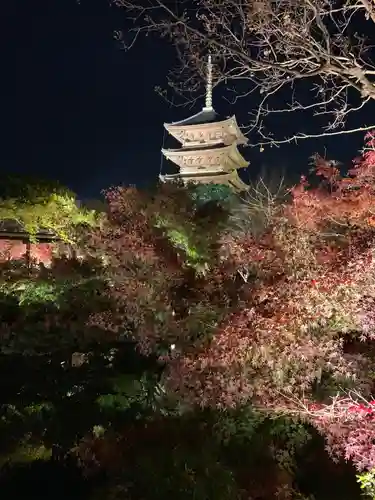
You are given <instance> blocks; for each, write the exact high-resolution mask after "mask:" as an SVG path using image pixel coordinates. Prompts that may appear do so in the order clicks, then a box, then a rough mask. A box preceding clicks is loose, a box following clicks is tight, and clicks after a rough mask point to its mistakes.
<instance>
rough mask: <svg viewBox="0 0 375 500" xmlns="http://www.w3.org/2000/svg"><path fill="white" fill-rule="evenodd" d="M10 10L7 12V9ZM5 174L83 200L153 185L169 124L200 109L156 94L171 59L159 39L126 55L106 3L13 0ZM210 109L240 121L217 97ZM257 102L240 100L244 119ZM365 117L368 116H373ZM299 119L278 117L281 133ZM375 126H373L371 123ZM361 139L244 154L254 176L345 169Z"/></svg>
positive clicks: (4, 86)
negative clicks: (53, 183) (54, 186)
mask: <svg viewBox="0 0 375 500" xmlns="http://www.w3.org/2000/svg"><path fill="white" fill-rule="evenodd" d="M3 9H5V10H3ZM2 14H3V15H2V21H3V22H4V27H3V28H2V35H1V36H2V37H3V38H4V39H3V41H2V48H3V56H2V58H1V66H2V71H1V79H0V81H1V83H0V86H1V94H0V95H1V113H0V117H1V121H2V127H1V137H2V141H1V150H0V151H1V168H2V172H9V173H28V174H33V175H35V176H37V177H43V178H52V179H58V180H60V181H61V182H62V183H64V184H66V185H68V186H69V187H70V188H71V189H73V190H74V191H75V192H77V193H78V195H79V196H80V197H82V198H93V197H97V196H99V193H100V191H101V190H102V189H103V188H105V187H108V186H110V185H117V184H137V185H147V184H150V183H153V182H154V181H155V180H156V179H157V176H158V174H159V168H160V148H161V146H162V141H163V122H165V121H173V120H179V119H182V118H185V117H186V116H189V115H190V114H193V113H194V112H196V111H198V110H199V108H200V107H201V106H202V105H203V103H199V105H198V108H194V109H187V108H171V107H170V106H169V105H168V103H166V102H165V101H164V100H163V99H162V98H161V97H160V96H158V95H157V93H156V92H155V90H154V87H155V86H157V85H159V86H165V85H166V74H167V72H168V69H170V68H171V67H172V66H173V65H174V62H175V61H174V51H173V48H172V47H170V46H168V44H167V43H166V42H164V41H161V40H158V39H157V38H155V37H148V38H146V37H145V38H140V39H139V40H138V43H137V44H136V45H135V46H134V47H133V48H132V50H130V51H129V52H124V50H123V49H122V47H121V45H119V43H118V42H116V40H115V39H114V36H113V33H114V31H116V30H121V29H123V30H125V36H126V31H127V29H128V28H129V25H128V24H127V21H126V19H125V12H124V11H123V10H121V9H117V8H115V7H110V6H109V2H108V1H107V0H81V2H80V3H78V2H77V0H40V1H33V2H31V1H30V0H25V1H20V0H12V1H10V2H6V4H5V6H4V7H2ZM214 106H215V108H216V109H217V111H219V112H221V113H223V114H225V115H229V114H232V113H237V116H238V119H239V122H240V123H241V121H242V120H245V119H246V116H245V115H244V114H242V116H241V114H240V115H239V114H238V108H231V107H230V106H229V105H228V104H227V103H226V101H224V100H223V99H222V97H221V90H220V89H215V92H214ZM249 107H251V102H249V101H247V102H246V106H245V102H244V101H240V108H241V109H242V113H244V109H248V108H249ZM367 113H368V111H367ZM291 120H296V118H295V117H293V116H292V115H290V114H289V116H287V117H284V118H281V120H279V122H278V123H276V124H275V127H282V129H283V130H284V129H285V128H288V127H289V126H292V125H293V126H294V125H295V124H296V123H297V124H298V126H299V127H300V128H301V129H303V128H304V127H305V123H304V122H303V121H302V120H301V119H299V120H300V122H295V121H293V122H291ZM367 121H369V120H367ZM362 140H363V138H362V137H361V135H360V134H356V135H352V136H341V137H339V138H337V137H336V138H332V139H330V140H328V139H324V140H319V141H317V140H316V141H304V142H303V143H302V144H301V145H300V146H295V145H291V146H282V147H281V148H280V149H271V150H266V151H265V152H264V153H260V152H259V150H258V149H252V148H247V149H246V151H245V156H246V158H247V159H248V160H250V161H251V163H252V166H251V169H252V170H253V171H255V170H259V169H261V168H262V167H266V168H267V170H268V171H272V170H276V169H282V170H285V171H286V172H290V173H293V174H295V173H296V172H300V171H303V170H306V167H307V164H308V157H309V156H310V155H311V154H312V153H313V152H315V151H320V152H321V153H323V154H324V152H325V151H326V152H327V155H328V156H330V157H333V158H336V159H338V160H341V161H343V162H346V163H348V162H349V161H350V159H351V158H352V157H353V156H355V155H356V153H357V150H358V149H359V148H360V147H361V144H362Z"/></svg>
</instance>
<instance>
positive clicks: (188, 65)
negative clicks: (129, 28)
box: [114, 0, 375, 146]
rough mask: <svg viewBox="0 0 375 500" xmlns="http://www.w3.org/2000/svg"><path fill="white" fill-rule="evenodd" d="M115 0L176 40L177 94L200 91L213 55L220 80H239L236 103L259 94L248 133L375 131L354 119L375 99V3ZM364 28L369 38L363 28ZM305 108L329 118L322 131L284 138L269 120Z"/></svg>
mask: <svg viewBox="0 0 375 500" xmlns="http://www.w3.org/2000/svg"><path fill="white" fill-rule="evenodd" d="M114 2H115V3H116V4H117V5H119V6H122V7H124V8H125V9H126V10H127V12H128V13H129V14H130V15H131V16H132V18H133V20H134V23H135V24H134V26H135V27H134V30H135V31H134V33H135V36H138V34H139V33H141V32H142V31H144V32H147V33H149V32H156V33H158V34H160V35H161V36H162V37H166V38H168V39H169V40H170V41H171V42H172V43H173V44H174V45H175V47H176V49H177V54H178V57H179V60H180V67H179V68H175V69H174V70H172V71H171V74H170V75H169V84H170V85H171V86H172V87H173V89H174V90H175V91H176V92H177V93H178V94H179V95H183V96H187V97H188V98H189V96H194V95H195V98H196V96H197V91H198V90H199V89H200V88H201V86H202V81H203V78H204V75H205V61H206V59H207V53H208V52H210V53H211V54H212V56H213V57H214V59H215V61H216V75H215V76H216V84H217V85H218V84H220V83H225V84H226V85H227V86H228V85H229V84H230V83H232V84H234V85H235V90H236V93H235V98H234V100H233V102H236V101H238V99H240V98H245V97H249V96H251V102H252V103H253V102H254V101H255V100H257V107H256V109H253V110H252V112H251V113H249V115H250V119H249V123H248V124H247V130H248V132H249V133H254V134H258V140H257V141H256V142H257V143H260V144H262V145H263V146H264V145H266V144H275V145H278V144H282V143H287V142H291V141H295V140H298V139H306V138H310V137H321V136H325V135H341V134H348V133H353V132H359V131H365V130H370V129H372V128H375V120H374V123H373V124H369V125H365V126H363V125H362V124H360V123H359V124H358V125H357V126H354V127H349V126H348V123H347V120H348V117H349V116H350V115H352V116H355V115H356V114H357V116H359V115H358V112H359V111H360V110H363V109H364V108H365V107H366V106H371V105H372V106H374V103H375V53H374V48H373V47H372V46H371V37H372V38H373V39H374V42H375V0H191V1H189V2H181V1H178V2H175V3H174V2H171V1H168V2H167V1H162V0H143V2H142V1H141V2H140V1H136V0H114ZM366 30H367V31H368V32H369V37H370V39H366V38H365V36H363V35H362V34H359V31H366ZM239 82H241V83H239ZM239 89H241V90H239ZM307 90H309V91H310V92H309V96H308V98H306V94H307ZM285 96H289V102H288V103H286V105H283V106H281V107H279V106H278V105H279V103H280V102H282V100H285ZM303 97H305V101H306V102H304V101H303ZM249 102H250V101H249ZM374 109H375V106H374ZM306 111H310V112H311V113H312V115H313V116H315V117H319V118H318V119H319V123H321V120H322V119H323V118H325V119H326V122H325V124H324V125H323V128H321V130H320V132H319V133H299V132H298V131H296V133H294V134H293V135H292V136H290V137H277V136H275V135H274V133H273V132H272V130H269V127H268V126H267V125H269V123H268V122H269V121H270V120H269V118H270V117H271V116H272V115H274V114H275V113H278V114H280V113H291V112H306ZM314 129H315V130H316V127H314V128H313V129H312V131H313V130H314Z"/></svg>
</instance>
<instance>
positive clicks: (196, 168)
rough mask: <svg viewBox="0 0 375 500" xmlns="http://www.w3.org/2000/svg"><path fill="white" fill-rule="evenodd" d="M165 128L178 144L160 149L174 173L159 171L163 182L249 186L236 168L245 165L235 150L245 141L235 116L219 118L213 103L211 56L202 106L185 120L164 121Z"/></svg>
mask: <svg viewBox="0 0 375 500" xmlns="http://www.w3.org/2000/svg"><path fill="white" fill-rule="evenodd" d="M164 127H165V129H166V130H167V131H168V132H169V134H171V135H172V136H173V137H174V138H175V139H177V140H178V141H179V142H180V143H181V146H182V147H180V148H179V149H162V153H163V155H164V156H165V157H166V158H167V159H168V160H170V161H172V162H173V163H174V164H175V165H177V167H178V169H179V171H178V173H176V174H166V175H160V179H161V181H163V182H166V181H173V180H178V179H180V180H182V181H183V182H184V183H189V182H193V183H203V184H208V183H212V184H224V185H227V186H230V187H231V188H232V189H234V190H235V191H237V192H241V191H244V190H246V189H247V188H248V186H247V184H245V183H244V182H243V181H242V180H241V179H240V177H239V175H238V172H237V170H238V169H239V168H246V167H247V166H248V164H249V163H248V162H247V161H246V160H245V159H244V158H243V156H242V155H241V153H240V152H239V150H238V145H242V144H246V143H247V138H246V137H245V136H244V135H243V134H242V132H241V130H240V128H239V126H238V124H237V121H236V117H235V116H232V117H230V118H227V119H220V117H219V116H218V114H217V113H216V112H215V110H214V109H213V107H212V60H211V56H209V59H208V67H207V87H206V102H205V106H204V108H203V109H202V111H200V112H199V113H197V114H196V115H194V116H191V117H190V118H187V119H185V120H182V121H179V122H174V123H165V124H164Z"/></svg>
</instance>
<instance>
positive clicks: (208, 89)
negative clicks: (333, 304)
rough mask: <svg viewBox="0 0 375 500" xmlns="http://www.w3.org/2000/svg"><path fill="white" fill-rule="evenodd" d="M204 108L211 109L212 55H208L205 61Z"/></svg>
mask: <svg viewBox="0 0 375 500" xmlns="http://www.w3.org/2000/svg"><path fill="white" fill-rule="evenodd" d="M204 109H206V110H212V109H213V108H212V57H211V54H209V55H208V63H207V83H206V104H205V107H204Z"/></svg>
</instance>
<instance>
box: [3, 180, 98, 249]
mask: <svg viewBox="0 0 375 500" xmlns="http://www.w3.org/2000/svg"><path fill="white" fill-rule="evenodd" d="M1 181H2V185H1V190H0V195H1V196H0V220H1V221H3V222H4V221H8V222H10V223H13V224H14V223H17V224H18V225H19V226H20V228H21V229H23V230H25V231H26V232H27V233H28V234H29V235H30V237H31V240H32V241H35V236H36V234H37V233H38V232H39V231H41V230H43V231H48V232H51V233H53V234H55V235H56V236H57V237H58V238H60V239H61V240H63V241H66V242H72V238H73V235H74V232H75V231H76V230H77V229H78V228H80V227H82V226H94V225H95V224H96V223H97V216H96V214H95V212H94V211H90V210H86V209H84V208H80V207H79V206H78V204H77V200H76V197H75V195H74V193H72V192H71V191H69V190H68V189H66V188H64V187H62V186H60V185H58V184H52V183H47V182H42V181H35V180H30V179H27V178H25V179H24V178H6V179H2V180H1Z"/></svg>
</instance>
